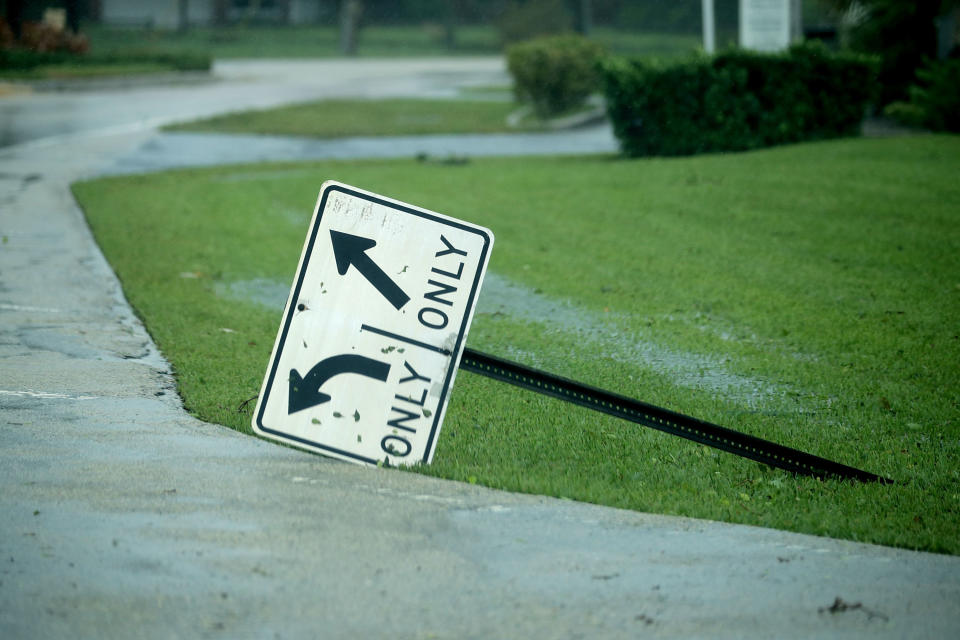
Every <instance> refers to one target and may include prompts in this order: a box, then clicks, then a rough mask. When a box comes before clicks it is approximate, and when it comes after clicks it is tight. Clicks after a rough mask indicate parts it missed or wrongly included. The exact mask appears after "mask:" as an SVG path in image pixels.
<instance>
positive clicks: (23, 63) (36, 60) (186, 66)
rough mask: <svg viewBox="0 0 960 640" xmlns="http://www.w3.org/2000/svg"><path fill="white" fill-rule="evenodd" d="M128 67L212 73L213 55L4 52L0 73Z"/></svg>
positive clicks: (0, 58) (0, 51)
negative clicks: (64, 67)
mask: <svg viewBox="0 0 960 640" xmlns="http://www.w3.org/2000/svg"><path fill="white" fill-rule="evenodd" d="M125 64H153V65H157V66H160V67H167V68H168V69H170V70H171V71H209V70H210V65H211V60H210V56H208V55H205V54H200V53H188V52H180V53H164V52H151V51H141V52H131V53H123V54H107V53H104V54H92V53H87V54H84V55H75V54H70V53H66V52H64V51H48V52H36V51H28V50H26V49H7V50H0V73H2V72H4V71H11V72H29V71H30V70H32V69H36V68H37V67H46V66H51V65H71V66H105V67H106V66H111V65H125Z"/></svg>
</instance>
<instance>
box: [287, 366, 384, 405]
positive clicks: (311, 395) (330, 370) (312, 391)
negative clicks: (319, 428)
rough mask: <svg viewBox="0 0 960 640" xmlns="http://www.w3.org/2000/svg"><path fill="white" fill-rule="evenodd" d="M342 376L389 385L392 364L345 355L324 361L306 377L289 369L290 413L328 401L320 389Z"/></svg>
mask: <svg viewBox="0 0 960 640" xmlns="http://www.w3.org/2000/svg"><path fill="white" fill-rule="evenodd" d="M341 373H355V374H357V375H361V376H366V377H368V378H374V379H375V380H380V381H381V382H386V381H387V376H388V375H390V365H389V364H387V363H386V362H380V361H379V360H374V359H373V358H367V357H364V356H356V355H352V354H343V355H339V356H331V357H329V358H326V359H324V360H321V361H320V362H318V363H317V364H315V365H314V366H313V368H311V369H310V371H308V372H307V375H305V376H301V375H300V372H298V371H297V370H296V369H290V387H289V391H288V395H287V414H291V413H296V412H297V411H302V410H304V409H309V408H310V407H315V406H317V405H318V404H323V403H324V402H328V401H329V400H330V396H329V395H327V394H325V393H323V392H322V391H320V387H322V386H323V383H325V382H326V381H327V380H329V379H330V378H332V377H334V376H336V375H340V374H341Z"/></svg>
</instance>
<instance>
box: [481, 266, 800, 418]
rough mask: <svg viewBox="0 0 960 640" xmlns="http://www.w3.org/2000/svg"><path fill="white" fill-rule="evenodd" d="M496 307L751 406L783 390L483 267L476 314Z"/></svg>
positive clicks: (611, 355)
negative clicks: (673, 347)
mask: <svg viewBox="0 0 960 640" xmlns="http://www.w3.org/2000/svg"><path fill="white" fill-rule="evenodd" d="M496 312H501V313H505V314H507V315H509V316H510V317H511V318H514V319H517V320H524V321H527V322H536V323H540V324H543V325H546V326H547V327H548V328H551V329H555V330H559V331H562V332H564V333H567V334H571V335H575V336H577V337H578V338H579V339H580V340H581V341H582V342H583V343H584V345H585V347H586V350H589V352H590V353H592V354H594V355H595V356H600V357H609V358H612V359H615V360H621V361H624V362H632V363H635V364H637V365H639V366H641V367H642V368H645V369H647V370H649V371H652V372H653V373H656V374H658V375H662V376H664V377H666V378H667V379H669V380H672V381H673V382H674V383H675V384H677V385H680V386H683V387H688V388H693V389H705V390H707V391H710V392H713V393H716V394H719V395H721V396H723V397H725V398H728V399H730V400H734V401H736V402H740V403H743V404H746V405H747V406H749V407H750V408H756V407H757V406H758V405H762V404H764V403H765V402H768V401H769V400H770V399H771V398H774V397H777V398H779V397H782V396H783V395H784V394H785V390H784V389H781V388H778V387H777V386H775V385H772V384H770V383H767V382H763V381H760V380H755V379H751V378H747V377H744V376H740V375H737V374H735V373H731V372H730V371H728V370H727V369H726V367H725V366H724V364H723V362H722V361H721V360H719V359H717V358H714V357H711V356H705V355H702V354H696V353H689V352H685V351H678V350H675V349H671V348H669V347H665V346H663V345H660V344H657V343H656V342H655V341H654V340H653V339H652V338H651V337H649V336H646V335H644V334H643V333H642V332H641V333H638V332H637V331H636V330H635V329H630V330H629V331H627V330H624V328H623V327H622V326H621V323H620V322H618V320H619V319H618V318H617V316H616V315H614V316H613V317H608V316H607V315H606V314H600V313H597V312H595V311H590V310H587V309H582V308H579V307H576V306H575V305H573V304H571V303H570V302H569V301H566V300H557V299H555V298H550V297H548V296H545V295H542V294H539V293H536V292H534V291H533V290H531V289H528V288H527V287H524V286H521V285H518V284H515V283H513V282H511V281H510V280H508V279H507V278H505V277H503V276H500V275H498V274H495V273H492V272H488V273H487V275H486V277H485V279H484V282H483V291H482V292H481V294H480V301H479V303H478V305H477V313H496Z"/></svg>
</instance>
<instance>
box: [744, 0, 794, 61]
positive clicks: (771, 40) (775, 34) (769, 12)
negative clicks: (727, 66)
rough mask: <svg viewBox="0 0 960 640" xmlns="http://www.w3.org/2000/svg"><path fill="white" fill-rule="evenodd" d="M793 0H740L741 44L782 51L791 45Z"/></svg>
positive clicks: (745, 46) (751, 47) (746, 46)
mask: <svg viewBox="0 0 960 640" xmlns="http://www.w3.org/2000/svg"><path fill="white" fill-rule="evenodd" d="M790 1H791V0H740V46H741V47H743V48H745V49H754V50H756V51H782V50H783V49H786V48H787V47H788V46H790Z"/></svg>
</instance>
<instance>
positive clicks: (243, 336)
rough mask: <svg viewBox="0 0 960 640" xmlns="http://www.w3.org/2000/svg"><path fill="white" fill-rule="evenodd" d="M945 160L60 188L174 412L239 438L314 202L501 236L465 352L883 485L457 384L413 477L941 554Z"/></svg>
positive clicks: (940, 156) (457, 171) (953, 367)
mask: <svg viewBox="0 0 960 640" xmlns="http://www.w3.org/2000/svg"><path fill="white" fill-rule="evenodd" d="M958 173H960V138H958V137H951V136H925V137H915V138H901V139H883V140H880V139H870V140H844V141H833V142H824V143H816V144H805V145H798V146H792V147H782V148H777V149H772V150H765V151H758V152H752V153H744V154H728V155H714V156H702V157H695V158H682V159H639V160H627V159H622V158H615V157H577V158H513V159H478V160H473V161H471V162H469V163H468V164H466V165H459V166H448V165H437V164H426V163H417V162H416V161H414V160H398V161H363V162H360V161H358V162H324V163H310V164H281V165H256V166H236V167H220V168H214V169H203V170H194V171H173V172H168V173H161V174H156V175H150V176H133V177H117V178H107V179H100V180H96V181H93V182H86V183H81V184H78V185H76V186H75V193H76V195H77V197H78V199H79V201H80V203H81V204H82V206H83V208H84V210H85V211H86V213H87V216H88V219H89V222H90V225H91V227H92V229H93V231H94V233H95V234H96V237H97V239H98V241H99V242H100V245H101V247H102V248H103V250H104V252H105V254H106V255H107V257H108V259H109V260H110V262H111V263H112V264H113V266H114V268H115V269H116V271H117V273H118V275H119V277H120V279H121V281H122V282H123V285H124V289H125V292H126V294H127V296H128V298H129V300H130V302H131V303H132V304H133V306H134V307H135V309H136V310H137V312H138V313H139V314H140V315H141V317H142V318H143V319H144V320H145V322H146V325H147V327H148V329H149V330H150V332H151V334H152V335H153V336H154V338H155V339H156V341H157V343H158V344H159V345H160V348H161V349H162V351H163V353H164V354H165V355H166V357H167V358H168V359H170V361H171V362H172V363H173V365H174V368H175V370H176V376H177V380H178V383H179V385H180V392H181V394H182V396H183V399H184V403H185V405H186V407H187V408H188V409H189V410H190V411H191V412H193V413H194V414H196V415H197V416H199V417H201V418H203V419H205V420H209V421H213V422H218V423H221V424H225V425H228V426H230V427H233V428H235V429H238V430H241V431H246V432H249V423H250V413H251V410H252V408H251V405H252V403H251V404H248V405H246V406H245V407H244V406H243V402H244V401H245V400H247V399H249V398H251V397H252V396H255V395H256V394H257V393H258V391H259V386H260V382H261V380H262V377H263V374H264V370H265V366H266V363H267V359H268V357H269V354H270V349H271V346H272V344H273V340H274V337H275V335H276V332H277V328H278V325H279V321H280V314H281V310H282V306H283V302H284V299H285V296H286V293H287V291H288V290H289V286H290V282H291V279H292V276H293V273H294V270H295V268H296V265H297V259H298V257H299V251H300V248H301V246H302V242H303V239H304V234H305V232H306V227H307V223H308V221H309V217H310V214H311V211H312V207H313V205H314V201H315V198H316V194H317V191H318V188H319V186H320V184H321V182H322V181H323V180H325V179H337V180H341V181H343V182H347V183H349V184H355V185H357V186H359V187H362V188H365V189H370V190H373V191H376V192H379V193H383V194H386V195H389V196H391V197H395V198H398V199H401V200H404V201H407V202H411V203H415V204H418V205H420V206H424V207H428V208H431V209H434V210H437V211H441V212H444V213H448V214H451V215H454V216H457V217H461V218H464V219H467V220H471V221H473V222H476V223H478V224H481V225H484V226H487V227H489V228H491V229H492V230H493V231H494V233H495V234H496V236H497V242H496V246H495V248H494V251H493V254H492V260H491V263H490V274H489V276H488V281H487V282H486V283H485V286H484V292H483V293H482V295H481V302H480V305H479V308H478V313H477V316H476V318H475V320H474V324H473V328H472V331H471V334H470V338H469V341H468V344H469V346H471V347H472V348H475V349H479V350H482V351H486V352H489V353H493V354H495V355H500V356H503V357H506V358H509V359H512V360H517V361H521V362H524V363H526V364H530V365H532V366H536V367H539V368H543V369H546V370H548V371H551V372H554V373H558V374H561V375H565V376H568V377H572V378H575V379H578V380H581V381H584V382H587V383H590V384H593V385H597V386H601V387H605V388H608V389H611V390H613V391H616V392H619V393H622V394H626V395H629V396H633V397H636V398H639V399H641V400H644V401H647V402H651V403H653V404H657V405H660V406H664V407H667V408H671V409H674V410H677V411H681V412H683V413H687V414H690V415H694V416H697V417H700V418H703V419H705V420H709V421H712V422H716V423H719V424H722V425H725V426H729V427H732V428H735V429H738V430H742V431H745V432H748V433H751V434H753V435H757V436H760V437H763V438H767V439H770V440H773V441H776V442H780V443H782V444H785V445H788V446H792V447H796V448H799V449H803V450H805V451H809V452H811V453H815V454H818V455H821V456H824V457H828V458H832V459H836V460H839V461H841V462H845V463H847V464H851V465H854V466H858V467H861V468H863V469H866V470H869V471H873V472H875V473H878V474H881V475H884V476H888V477H891V478H893V479H895V480H896V482H897V484H895V485H892V486H881V485H874V484H870V485H865V484H856V483H845V482H839V481H819V480H816V479H811V478H797V477H793V476H791V475H789V474H786V473H784V472H781V471H777V470H772V469H770V468H767V467H765V466H762V465H759V464H757V463H755V462H751V461H747V460H743V459H740V458H737V457H735V456H732V455H729V454H725V453H721V452H716V451H714V450H712V449H708V448H705V447H703V446H699V445H696V444H693V443H690V442H687V441H684V440H680V439H677V438H673V437H670V436H667V435H665V434H661V433H657V432H654V431H652V430H649V429H644V428H642V427H638V426H636V425H633V424H629V423H625V422H622V421H618V420H615V419H613V418H608V417H605V416H600V415H597V414H594V413H592V412H589V411H587V410H583V409H579V408H574V407H571V406H570V405H567V404H564V403H562V402H559V401H556V400H551V399H548V398H545V397H542V396H539V395H536V394H533V393H529V392H525V391H521V390H517V389H515V388H513V387H509V386H506V385H504V384H501V383H497V382H495V381H492V380H489V379H486V378H482V377H479V376H474V375H471V374H468V373H465V372H461V373H460V374H459V375H458V376H457V383H456V386H455V388H454V390H453V395H452V397H451V402H450V407H449V411H448V414H447V418H446V422H445V425H444V430H443V433H442V434H441V436H440V440H439V445H438V449H437V452H436V457H435V462H434V464H433V465H432V466H430V467H429V468H417V469H416V470H417V471H418V472H421V473H426V474H431V475H436V476H441V477H445V478H453V479H457V480H463V481H468V482H476V483H479V484H483V485H487V486H491V487H497V488H502V489H509V490H514V491H525V492H533V493H542V494H548V495H553V496H562V497H566V498H571V499H576V500H584V501H589V502H596V503H602V504H608V505H613V506H617V507H624V508H628V509H638V510H643V511H652V512H659V513H667V514H680V515H686V516H695V517H700V518H710V519H715V520H723V521H729V522H741V523H748V524H754V525H762V526H771V527H777V528H782V529H788V530H793V531H801V532H807V533H813V534H823V535H831V536H837V537H841V538H848V539H853V540H860V541H868V542H875V543H882V544H889V545H897V546H904V547H910V548H919V549H926V550H930V551H937V552H945V553H951V554H957V553H960V419H958V418H960V207H958V203H960V182H958V181H957V180H956V176H957V175H958Z"/></svg>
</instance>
